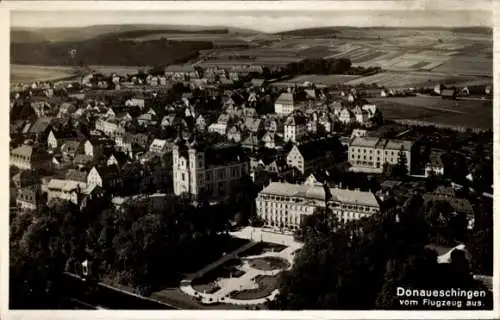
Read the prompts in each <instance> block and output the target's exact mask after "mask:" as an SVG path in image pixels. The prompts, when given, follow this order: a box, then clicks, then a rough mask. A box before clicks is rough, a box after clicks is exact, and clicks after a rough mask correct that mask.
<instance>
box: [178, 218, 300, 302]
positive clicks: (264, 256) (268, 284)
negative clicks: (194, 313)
mask: <svg viewBox="0 0 500 320" xmlns="http://www.w3.org/2000/svg"><path fill="white" fill-rule="evenodd" d="M231 236H233V237H235V238H238V239H245V240H250V242H249V243H245V244H244V245H242V246H241V247H239V248H238V249H236V250H234V251H233V252H230V253H228V254H226V255H225V256H223V257H222V258H221V259H219V260H217V261H215V262H213V263H211V264H210V265H208V266H205V267H204V268H203V269H201V270H199V271H198V272H196V273H194V274H192V275H190V276H188V277H186V279H184V280H183V281H182V282H181V286H180V289H181V291H182V292H184V293H185V294H188V295H190V296H192V297H194V298H195V299H196V300H197V301H198V302H200V303H202V304H206V305H210V304H220V303H225V304H233V305H248V306H250V305H260V304H264V303H265V302H267V301H270V300H273V299H274V298H275V297H276V295H277V294H278V290H277V286H278V280H279V276H280V273H281V272H283V271H284V270H289V269H290V268H291V267H292V265H293V257H294V254H295V252H296V251H297V250H298V249H300V247H301V246H302V244H301V243H298V242H296V241H295V240H293V236H291V235H283V234H279V233H272V232H270V231H266V230H263V229H260V228H252V227H248V228H244V229H242V230H239V231H236V232H233V233H232V234H231Z"/></svg>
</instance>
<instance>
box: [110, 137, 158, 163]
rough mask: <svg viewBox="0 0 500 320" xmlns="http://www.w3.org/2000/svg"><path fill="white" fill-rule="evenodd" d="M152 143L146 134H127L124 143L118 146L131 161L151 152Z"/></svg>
mask: <svg viewBox="0 0 500 320" xmlns="http://www.w3.org/2000/svg"><path fill="white" fill-rule="evenodd" d="M150 141H151V139H150V137H149V136H148V135H146V134H144V133H136V134H126V135H125V137H124V138H123V143H122V144H121V145H120V146H117V147H118V148H117V149H118V150H120V151H122V152H124V153H125V154H127V155H128V156H129V157H130V158H131V159H136V158H137V156H138V155H140V154H141V153H143V152H146V151H147V150H149V147H150V145H151V142H150Z"/></svg>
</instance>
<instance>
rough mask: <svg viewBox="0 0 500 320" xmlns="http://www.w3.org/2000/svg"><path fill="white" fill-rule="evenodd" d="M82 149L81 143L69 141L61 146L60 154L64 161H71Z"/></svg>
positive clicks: (75, 140) (73, 140)
mask: <svg viewBox="0 0 500 320" xmlns="http://www.w3.org/2000/svg"><path fill="white" fill-rule="evenodd" d="M82 149H83V142H82V141H81V140H78V139H70V140H66V141H64V143H63V144H62V145H61V154H62V156H63V158H64V159H71V160H73V159H74V158H75V156H76V155H77V153H79V152H80V151H81V150H82Z"/></svg>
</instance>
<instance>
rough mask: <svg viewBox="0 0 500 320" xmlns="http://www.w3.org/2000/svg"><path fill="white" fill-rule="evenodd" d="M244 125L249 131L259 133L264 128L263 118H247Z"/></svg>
mask: <svg viewBox="0 0 500 320" xmlns="http://www.w3.org/2000/svg"><path fill="white" fill-rule="evenodd" d="M244 126H245V128H246V129H247V130H248V131H249V132H251V133H253V134H255V135H259V134H260V133H261V132H262V131H263V129H264V123H263V121H262V119H258V118H245V122H244Z"/></svg>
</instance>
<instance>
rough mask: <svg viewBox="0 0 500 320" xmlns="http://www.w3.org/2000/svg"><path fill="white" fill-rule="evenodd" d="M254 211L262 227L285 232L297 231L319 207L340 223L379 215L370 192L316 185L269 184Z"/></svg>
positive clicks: (260, 194) (378, 206)
mask: <svg viewBox="0 0 500 320" xmlns="http://www.w3.org/2000/svg"><path fill="white" fill-rule="evenodd" d="M327 190H328V191H327ZM256 208H257V215H258V216H259V217H260V218H261V219H262V220H263V221H264V224H265V226H267V227H272V228H279V229H282V230H288V231H293V230H297V229H298V228H300V225H301V223H302V221H303V220H304V218H305V217H306V216H309V215H312V214H314V213H315V211H316V210H317V209H319V208H323V209H328V212H330V213H331V214H332V215H334V216H336V217H337V218H338V219H339V221H340V222H342V223H346V222H349V221H353V220H358V219H361V218H364V217H370V216H372V215H374V214H377V213H379V212H380V205H379V203H378V201H377V199H376V198H375V196H374V195H373V194H372V193H371V192H364V191H356V190H347V189H338V188H325V187H324V186H323V185H321V184H318V183H315V184H309V183H308V184H290V183H282V182H271V183H270V184H269V185H268V186H267V187H265V188H264V189H263V190H262V191H261V192H259V194H258V196H257V198H256Z"/></svg>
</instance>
